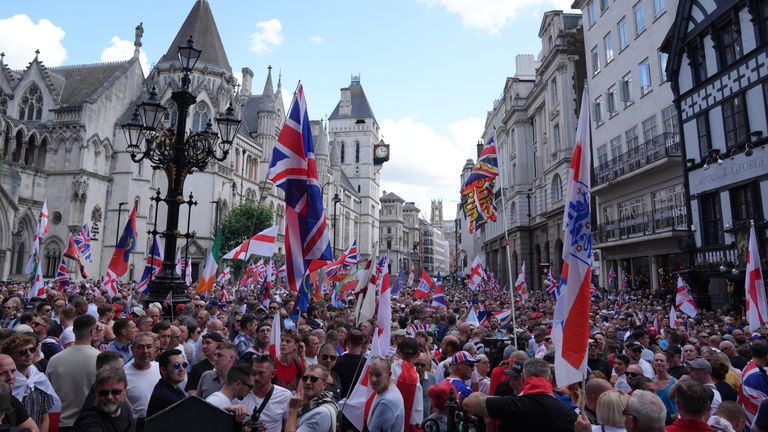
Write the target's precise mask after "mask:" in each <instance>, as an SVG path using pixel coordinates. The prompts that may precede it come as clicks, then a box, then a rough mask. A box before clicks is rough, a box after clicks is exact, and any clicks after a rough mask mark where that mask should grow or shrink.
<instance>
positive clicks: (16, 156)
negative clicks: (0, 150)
mask: <svg viewBox="0 0 768 432" xmlns="http://www.w3.org/2000/svg"><path fill="white" fill-rule="evenodd" d="M22 142H24V134H23V133H22V132H21V131H20V130H19V131H18V132H16V145H15V146H14V148H13V155H12V156H11V160H13V161H14V162H20V161H21V156H22V155H21V144H22Z"/></svg>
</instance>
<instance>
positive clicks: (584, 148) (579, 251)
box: [552, 86, 592, 386]
mask: <svg viewBox="0 0 768 432" xmlns="http://www.w3.org/2000/svg"><path fill="white" fill-rule="evenodd" d="M589 100H590V99H589V91H588V89H587V87H586V86H585V87H584V94H583V95H582V97H581V109H580V111H579V123H578V127H577V128H576V145H575V146H574V147H573V157H572V158H571V168H570V171H569V174H570V175H569V178H568V195H567V199H566V201H565V209H564V215H563V230H564V235H563V261H564V264H563V269H562V273H561V276H560V297H559V298H558V299H557V303H556V304H555V313H554V319H553V321H552V341H553V342H554V343H555V377H556V381H557V385H558V386H567V385H570V384H573V383H575V382H579V381H581V380H582V378H583V377H584V376H585V374H586V372H587V347H588V345H589V344H588V343H587V342H588V339H589V309H590V286H591V276H592V210H591V208H590V195H591V193H592V190H591V172H590V167H591V165H590V162H591V161H590V158H591V155H592V150H591V143H590V137H589V125H590V120H589Z"/></svg>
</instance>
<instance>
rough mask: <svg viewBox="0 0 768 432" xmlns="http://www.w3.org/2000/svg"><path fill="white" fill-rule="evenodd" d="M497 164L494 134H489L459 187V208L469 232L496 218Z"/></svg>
mask: <svg viewBox="0 0 768 432" xmlns="http://www.w3.org/2000/svg"><path fill="white" fill-rule="evenodd" d="M498 175H499V164H498V159H497V157H496V135H495V134H494V135H491V137H490V138H489V139H488V141H487V142H486V143H485V146H484V147H483V150H482V151H481V152H480V157H478V158H477V163H476V164H475V166H474V168H473V169H472V172H471V173H470V174H469V175H468V176H467V179H466V180H465V181H464V184H463V185H462V188H461V208H462V210H463V211H464V217H465V219H467V226H468V229H469V233H470V234H472V233H473V232H474V231H475V229H476V228H477V227H479V226H481V225H483V224H485V223H486V222H488V221H489V220H490V221H495V220H496V204H495V203H494V198H493V189H494V187H495V181H496V177H497V176H498Z"/></svg>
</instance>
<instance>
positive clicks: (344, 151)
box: [341, 141, 347, 163]
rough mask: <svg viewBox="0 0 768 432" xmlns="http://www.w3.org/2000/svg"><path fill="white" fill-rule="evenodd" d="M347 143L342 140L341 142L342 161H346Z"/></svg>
mask: <svg viewBox="0 0 768 432" xmlns="http://www.w3.org/2000/svg"><path fill="white" fill-rule="evenodd" d="M346 148H347V146H346V144H344V142H343V141H342V143H341V163H344V153H346Z"/></svg>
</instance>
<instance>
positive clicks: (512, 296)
mask: <svg viewBox="0 0 768 432" xmlns="http://www.w3.org/2000/svg"><path fill="white" fill-rule="evenodd" d="M493 133H494V135H495V134H496V127H495V126H494V128H493ZM499 148H501V146H499ZM499 175H500V176H501V217H502V219H503V220H504V240H505V243H506V245H505V247H504V250H505V251H506V254H507V280H508V281H509V297H510V299H511V300H512V337H513V338H514V339H513V340H514V343H515V347H516V348H517V325H516V317H515V284H514V283H513V282H512V260H511V259H510V256H509V230H508V229H507V198H506V194H505V193H504V190H505V189H506V188H505V187H504V186H505V185H506V182H505V181H504V180H505V178H506V176H505V175H504V170H503V169H502V168H501V167H499ZM529 246H530V245H529ZM518 349H519V348H518Z"/></svg>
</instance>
